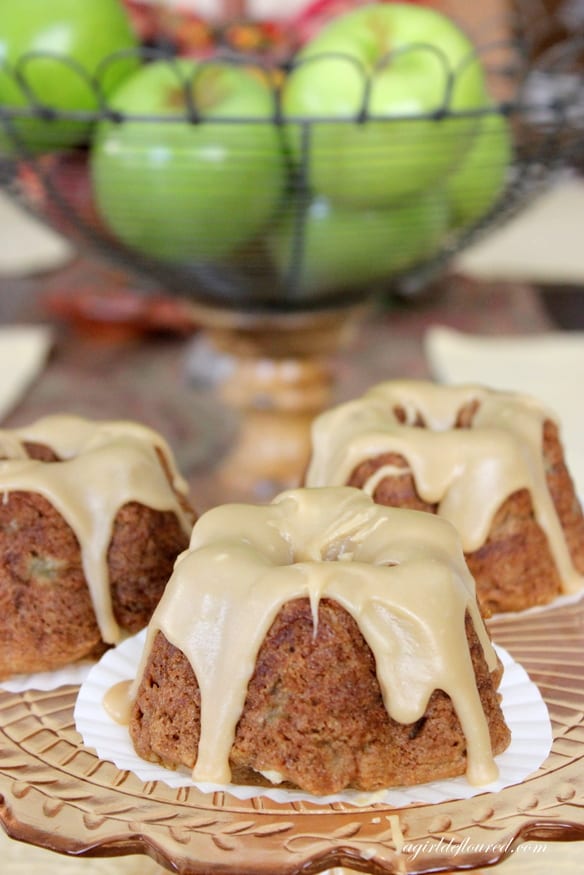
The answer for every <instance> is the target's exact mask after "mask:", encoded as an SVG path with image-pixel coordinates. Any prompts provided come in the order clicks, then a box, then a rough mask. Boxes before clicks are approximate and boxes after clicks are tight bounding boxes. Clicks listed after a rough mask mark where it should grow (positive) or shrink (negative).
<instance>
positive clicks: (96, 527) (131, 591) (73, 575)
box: [0, 415, 195, 679]
mask: <svg viewBox="0 0 584 875" xmlns="http://www.w3.org/2000/svg"><path fill="white" fill-rule="evenodd" d="M0 494H1V496H2V500H1V501H0V557H1V558H0V678H2V679H4V678H6V677H8V676H10V675H13V674H17V673H30V672H37V671H47V670H53V669H56V668H59V667H62V666H64V665H67V664H69V663H72V662H75V661H77V660H79V659H81V658H83V657H86V656H93V655H98V654H99V653H101V652H103V650H104V649H105V648H106V647H107V646H108V645H114V644H116V643H117V642H118V641H120V639H121V638H122V636H123V635H124V634H125V633H133V632H136V631H138V630H139V629H141V628H143V627H144V626H145V625H146V624H147V622H148V620H149V619H150V617H151V615H152V612H153V611H154V608H155V607H156V605H157V603H158V601H159V599H160V596H161V595H162V592H163V589H164V586H165V585H166V582H167V581H168V578H169V576H170V574H171V571H172V567H173V564H174V561H175V559H176V557H177V555H178V554H179V553H180V552H181V551H182V550H183V549H185V547H187V546H188V542H189V537H190V532H191V529H192V525H193V522H194V520H195V515H194V513H193V511H192V510H191V508H190V506H189V504H188V501H187V485H186V483H185V481H184V480H183V479H182V477H181V476H180V474H179V472H178V471H177V468H176V464H175V462H174V459H173V455H172V453H171V451H170V448H169V447H168V445H167V444H166V442H165V441H164V440H163V438H162V437H161V436H160V435H158V434H157V433H156V432H155V431H153V430H151V429H149V428H147V427H145V426H142V425H139V424H137V423H132V422H125V421H119V422H115V421H112V422H92V421H90V420H87V419H83V418H80V417H75V416H61V415H54V416H48V417H45V418H43V419H40V420H39V421H37V422H35V423H34V424H32V425H30V426H28V427H23V428H19V429H12V430H7V429H5V430H1V431H0Z"/></svg>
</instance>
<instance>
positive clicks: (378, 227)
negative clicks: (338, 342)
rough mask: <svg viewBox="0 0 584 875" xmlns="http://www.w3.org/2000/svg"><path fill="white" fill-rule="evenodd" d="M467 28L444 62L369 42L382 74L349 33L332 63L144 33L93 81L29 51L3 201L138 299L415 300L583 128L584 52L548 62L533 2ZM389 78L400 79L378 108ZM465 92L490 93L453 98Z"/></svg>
mask: <svg viewBox="0 0 584 875" xmlns="http://www.w3.org/2000/svg"><path fill="white" fill-rule="evenodd" d="M383 5H385V6H387V7H388V8H389V7H392V6H395V5H396V4H376V8H378V7H380V6H383ZM397 5H398V6H403V4H397ZM536 6H537V7H538V11H537V12H536V10H535V7H536ZM528 7H529V8H528ZM369 8H372V7H369ZM418 8H419V7H418ZM366 9H367V7H364V8H363V9H361V10H355V12H357V13H359V14H363V13H364V11H365V10H366ZM416 9H417V7H413V6H412V7H411V8H410V10H408V11H409V12H410V14H411V12H412V11H415V10H416ZM534 13H535V14H534ZM337 23H338V22H337ZM474 26H475V29H476V30H477V31H479V32H480V33H481V37H480V38H479V37H477V36H476V35H475V36H474V37H473V36H471V40H470V42H469V45H470V49H469V51H468V54H467V55H464V53H462V54H461V51H460V49H459V50H458V54H457V56H456V57H457V65H456V67H454V66H453V65H452V62H451V60H450V58H449V57H448V54H447V52H445V51H444V50H442V49H440V48H439V49H437V48H436V45H435V43H431V42H429V41H428V42H424V41H423V40H418V41H412V42H411V43H410V44H404V43H403V40H402V44H401V45H399V46H398V47H397V48H394V49H389V50H386V48H385V47H384V45H383V41H382V40H381V37H380V36H379V34H378V40H380V41H381V47H380V48H379V52H378V57H377V58H376V59H375V61H374V63H372V64H371V63H365V62H364V61H363V60H362V59H359V58H358V57H356V56H355V55H354V54H353V53H352V52H351V51H348V52H347V53H345V52H344V50H343V48H342V47H343V45H344V43H347V42H349V41H348V40H347V39H346V36H343V37H342V38H341V40H340V43H339V45H340V46H341V48H340V49H339V50H337V49H336V48H335V46H336V43H334V42H333V43H331V46H329V45H328V43H327V42H326V40H325V41H323V43H322V46H323V48H322V49H319V48H318V46H317V48H316V49H315V50H314V51H312V52H311V51H307V48H306V46H304V47H303V48H301V49H300V50H299V51H298V47H297V46H295V45H294V41H293V39H290V47H289V51H288V53H287V54H286V52H284V51H283V50H282V47H281V46H279V51H278V54H277V57H270V56H269V55H265V54H260V53H257V54H255V53H253V52H249V51H246V52H238V51H235V50H234V49H233V47H232V46H228V47H221V46H219V47H215V49H214V51H212V52H209V51H207V52H206V54H205V55H204V57H198V58H196V59H193V58H190V57H184V56H179V54H178V53H177V48H176V46H173V45H170V46H169V45H168V41H166V42H165V44H164V45H159V44H157V42H156V38H154V39H153V38H151V39H150V40H149V42H148V43H145V42H143V41H141V42H137V43H136V45H134V46H131V47H130V48H123V49H121V50H118V51H117V52H115V53H112V54H111V55H109V56H108V57H106V58H104V59H102V60H101V62H100V64H99V66H98V67H97V69H96V71H95V72H94V74H93V75H90V74H89V73H88V72H87V71H86V70H84V69H83V68H82V67H81V65H80V64H79V63H78V62H76V61H75V60H74V59H73V58H67V57H62V56H59V57H57V56H55V55H54V54H51V53H50V52H49V53H47V52H35V53H29V54H28V55H26V56H23V57H22V58H19V59H18V61H17V62H16V63H14V64H12V65H7V64H5V66H4V68H3V69H2V77H3V78H4V79H6V77H8V78H10V79H11V86H12V87H13V89H18V90H19V91H20V94H21V99H20V101H19V102H12V104H11V103H10V102H3V103H1V104H0V131H1V134H0V151H1V152H2V156H3V157H2V159H0V160H1V163H0V169H1V174H2V176H1V180H2V186H3V187H4V189H5V190H6V191H7V192H8V193H9V194H10V195H11V196H13V197H15V198H17V199H18V201H19V202H20V203H22V204H24V206H25V207H26V208H27V209H29V210H32V211H33V212H34V213H35V214H36V215H38V216H40V217H41V218H42V219H43V220H44V221H46V222H48V223H50V224H51V225H52V226H54V227H55V228H57V229H58V230H59V231H60V232H62V233H64V234H65V235H66V236H67V237H69V238H70V239H72V240H73V241H74V242H75V244H76V245H77V246H78V247H80V248H81V249H82V250H83V249H86V250H89V251H91V252H93V253H95V252H99V253H100V254H101V255H102V256H103V257H104V258H105V259H106V260H108V261H110V262H113V263H115V264H118V265H121V266H122V267H123V268H124V270H127V271H128V272H130V273H132V274H135V275H136V276H138V278H139V284H140V285H142V287H143V288H144V289H145V290H147V289H149V288H151V287H152V285H153V284H154V285H158V286H159V287H161V288H162V289H163V290H164V291H165V292H166V293H168V294H170V295H178V296H181V297H184V298H188V299H190V300H191V301H192V302H194V303H195V304H198V305H201V306H202V307H203V308H211V309H219V310H227V311H238V312H245V313H274V314H287V313H290V312H299V311H303V312H305V311H308V312H311V311H317V310H322V309H327V310H328V309H334V308H338V307H339V306H343V307H344V306H351V305H354V304H356V303H358V302H362V301H363V300H364V299H365V298H370V297H375V296H378V295H387V294H391V293H392V292H396V293H398V294H411V293H413V292H416V291H417V290H418V289H419V288H421V287H423V286H424V284H425V283H427V282H428V279H429V278H430V277H432V276H434V275H435V274H436V273H437V272H439V271H441V270H442V269H443V268H444V267H445V265H447V264H448V263H449V261H450V260H451V258H452V256H453V255H454V254H455V253H456V252H458V251H460V250H461V249H462V248H464V247H465V246H467V245H468V244H469V243H470V242H472V241H474V240H476V239H477V238H478V237H479V236H481V235H483V234H485V233H486V232H488V231H489V230H490V229H491V228H493V227H494V226H496V225H498V224H500V223H501V222H503V221H505V220H506V219H507V218H509V217H510V216H512V215H514V214H515V213H516V212H517V210H519V209H521V208H522V207H523V206H524V205H525V203H526V202H528V201H529V200H530V199H531V198H532V197H533V196H534V194H536V193H537V192H538V191H539V190H540V189H541V187H542V186H543V185H545V184H546V183H547V182H548V181H549V179H550V178H552V177H553V174H554V173H555V172H556V171H557V170H559V169H561V168H562V167H565V166H567V165H570V164H571V163H572V162H573V161H574V160H575V156H576V154H577V150H578V143H579V142H580V136H581V132H582V128H583V127H584V106H583V104H582V97H581V94H582V93H583V91H584V89H583V88H582V84H583V82H582V79H583V76H582V70H581V68H580V67H579V66H578V62H579V61H580V60H581V57H582V46H581V44H580V43H578V41H577V40H574V39H564V40H562V41H561V42H560V43H559V44H558V43H557V42H556V43H554V45H553V46H552V47H551V48H547V49H546V50H545V51H544V50H542V46H545V34H546V33H549V32H551V18H550V13H549V12H548V11H547V10H546V8H545V7H544V6H541V7H539V6H538V4H533V3H527V4H525V3H515V4H514V5H513V7H512V9H511V12H510V14H509V16H508V18H506V19H505V21H504V22H503V24H502V23H501V22H500V21H499V22H498V23H497V26H496V27H494V26H493V22H492V21H490V22H485V21H481V22H475V25H474ZM317 38H318V37H317ZM343 40H344V42H343ZM35 64H45V66H46V65H49V64H52V65H53V66H59V67H60V68H61V72H62V71H63V69H66V70H67V73H68V77H69V79H70V80H71V81H73V82H74V83H75V86H76V88H77V90H78V92H79V93H80V94H81V93H82V91H83V89H84V90H85V91H86V92H88V91H89V92H91V93H92V95H91V96H92V99H91V100H90V101H89V105H90V107H91V108H90V109H86V108H83V107H84V106H85V105H87V102H84V100H80V101H79V107H76V106H73V108H71V107H69V108H67V109H63V108H59V107H56V106H55V105H51V104H50V102H47V101H46V100H45V99H43V97H42V94H41V93H40V92H41V91H42V87H39V86H38V82H40V81H41V79H40V78H39V77H37V79H34V75H33V74H34V72H35ZM47 69H48V67H47ZM392 70H393V71H396V74H397V76H401V78H402V80H404V81H405V86H404V85H403V84H402V85H401V86H399V87H401V88H402V92H403V93H401V94H400V95H399V96H398V97H397V98H396V97H395V96H394V97H392V95H391V93H390V94H389V97H388V98H387V100H389V101H391V100H393V104H394V105H393V108H392V110H391V112H389V113H388V112H386V111H384V109H383V101H384V99H385V97H384V96H383V94H382V92H383V88H386V89H387V90H388V91H389V92H391V89H392V88H394V90H396V88H395V87H394V85H393V84H392V82H391V71H392ZM424 70H425V75H426V84H425V85H424V86H423V89H424V90H425V92H428V94H426V93H424V94H423V95H422V96H421V97H420V99H419V100H418V99H417V97H418V95H417V94H416V93H415V92H416V89H417V88H418V83H419V81H420V77H421V75H422V73H424ZM387 71H390V75H389V76H386V74H387ZM408 71H413V72H411V77H412V78H410V79H409V80H408V79H407V76H408V75H410V73H409V72H408ZM29 74H30V75H29ZM122 74H123V75H122ZM123 76H125V77H126V78H125V80H124V81H122V83H121V85H119V87H117V89H110V90H109V91H108V88H107V87H106V84H107V82H108V77H109V79H111V80H112V81H113V80H114V79H120V80H121V79H123ZM383 76H386V78H387V80H388V82H389V84H388V85H383V86H381V85H380V84H379V80H380V79H381V78H383ZM473 77H474V78H480V77H484V80H485V81H486V89H485V92H484V94H483V97H482V98H481V99H476V97H473V98H470V97H469V98H468V99H467V98H465V97H464V94H463V91H464V89H465V88H466V90H467V92H468V91H470V90H471V86H472V82H471V80H472V79H473ZM394 78H395V77H394ZM429 78H430V79H432V78H433V80H434V81H433V83H432V85H431V87H430V86H429V85H428V84H427V82H428V79H429ZM31 83H33V84H31ZM35 83H37V84H35ZM0 84H1V83H0ZM404 89H405V90H404ZM315 92H316V93H319V94H320V93H321V94H322V97H319V98H315V97H314V94H315ZM1 93H2V91H1V89H0V95H1ZM412 94H413V98H416V99H413V98H412ZM22 95H24V99H22ZM428 95H429V96H428ZM461 95H462V98H461ZM319 101H320V102H319ZM311 102H312V103H313V104H314V106H312V105H311ZM327 102H328V103H327ZM329 106H330V112H329V111H327V109H326V108H327V107H329ZM380 107H381V108H380Z"/></svg>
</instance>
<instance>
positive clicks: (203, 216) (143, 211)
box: [90, 58, 285, 263]
mask: <svg viewBox="0 0 584 875" xmlns="http://www.w3.org/2000/svg"><path fill="white" fill-rule="evenodd" d="M187 98H188V99H187ZM188 103H191V104H192V105H195V106H196V107H197V108H198V111H199V114H200V120H199V121H198V122H195V121H192V120H190V119H189V117H188V115H187V111H186V107H187V105H188ZM112 105H113V107H114V108H115V109H116V110H118V111H120V112H121V113H126V114H127V113H130V114H135V116H141V117H142V118H141V119H139V118H134V119H132V118H126V120H125V121H123V122H121V123H112V122H104V123H102V124H101V125H100V127H99V129H98V131H97V135H96V137H95V141H94V144H93V148H92V153H91V159H90V160H91V175H92V183H93V190H94V194H95V198H96V203H97V207H98V209H99V211H100V213H101V215H102V217H103V219H104V220H105V222H106V224H107V225H108V226H109V228H110V229H111V231H112V232H113V233H114V235H115V236H116V237H117V238H118V239H119V240H120V241H121V242H122V243H124V244H125V245H126V246H128V247H131V248H133V249H135V250H137V251H139V252H141V253H144V254H146V255H148V256H154V257H155V258H158V259H163V260H168V261H175V262H181V263H183V262H205V261H213V260H216V259H219V258H222V257H224V256H226V255H228V254H229V253H230V252H231V251H232V250H234V249H236V248H237V247H239V246H240V245H243V244H244V243H245V242H246V241H247V240H248V239H249V238H251V237H253V236H254V235H255V234H256V233H257V232H258V231H259V230H260V228H261V227H262V226H263V225H264V224H265V223H266V222H267V221H268V219H269V218H270V216H271V214H272V213H273V211H274V209H275V207H276V204H277V203H278V202H279V201H280V199H281V197H282V192H283V188H284V182H285V172H284V158H283V149H282V147H281V142H280V139H281V137H280V131H279V129H278V126H277V125H274V124H273V122H272V120H271V119H272V115H273V92H272V89H271V87H270V84H269V82H268V80H267V78H266V77H265V76H264V75H263V74H261V73H260V72H259V70H253V71H250V70H248V69H247V68H244V67H241V66H236V65H232V64H225V63H223V64H222V63H220V62H217V63H213V64H203V63H201V64H200V65H199V66H197V63H196V62H195V61H192V60H190V59H184V58H183V59H179V60H176V59H175V60H173V61H170V60H169V61H168V62H167V61H157V62H155V63H152V64H149V65H147V66H145V67H143V68H142V69H141V70H140V71H139V72H137V73H136V74H135V75H134V76H133V77H131V79H129V80H128V81H127V82H126V83H124V85H122V87H121V88H120V89H119V90H118V91H117V92H116V94H115V97H114V99H113V100H112ZM156 117H158V118H156ZM161 118H162V120H161ZM165 119H166V120H165ZM264 120H265V121H264Z"/></svg>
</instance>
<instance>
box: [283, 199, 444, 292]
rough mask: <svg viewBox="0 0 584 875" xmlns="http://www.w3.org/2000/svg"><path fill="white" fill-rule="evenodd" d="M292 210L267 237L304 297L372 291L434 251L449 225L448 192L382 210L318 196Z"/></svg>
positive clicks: (286, 278)
mask: <svg viewBox="0 0 584 875" xmlns="http://www.w3.org/2000/svg"><path fill="white" fill-rule="evenodd" d="M299 209H300V207H296V208H295V209H289V210H288V211H287V212H286V213H285V214H284V216H283V217H282V219H281V221H279V222H278V223H277V224H276V225H275V227H274V228H273V230H272V231H271V233H270V234H269V235H268V237H267V248H268V252H269V253H270V255H271V258H272V261H273V264H274V266H275V268H276V271H277V273H278V275H279V277H280V278H281V279H282V280H283V281H284V282H289V283H292V284H294V283H295V284H296V289H295V290H296V291H298V292H299V293H300V294H302V296H303V297H304V298H307V297H313V298H314V297H318V296H320V295H324V294H334V293H336V292H342V291H343V290H346V289H353V290H357V291H358V290H366V289H368V287H371V286H372V285H374V284H376V283H382V282H385V283H387V281H388V280H389V279H390V278H391V277H392V276H394V275H395V274H397V273H400V272H401V271H403V270H405V269H407V268H408V267H410V266H411V265H412V264H414V263H415V262H417V261H419V260H423V259H424V258H427V257H430V256H431V255H432V254H434V253H435V252H436V250H437V248H438V246H439V245H440V242H441V240H442V238H443V236H444V235H445V233H446V229H447V226H448V216H449V212H448V207H447V203H446V198H445V195H444V193H443V192H441V191H438V190H436V191H434V192H432V193H428V194H423V195H420V196H418V197H417V198H411V200H410V201H409V202H408V203H407V204H402V205H398V206H394V207H389V208H385V209H379V210H370V209H357V208H350V207H343V206H335V205H334V204H332V203H331V202H330V201H328V200H326V198H323V197H317V198H315V199H314V200H313V201H312V202H311V203H310V204H309V206H308V208H307V210H306V212H305V214H302V213H299V212H298V210H299Z"/></svg>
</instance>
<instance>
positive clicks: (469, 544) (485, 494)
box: [305, 380, 584, 593]
mask: <svg viewBox="0 0 584 875" xmlns="http://www.w3.org/2000/svg"><path fill="white" fill-rule="evenodd" d="M469 409H471V410H472V415H471V416H469V417H468V420H469V421H468V422H465V425H464V427H457V426H458V425H459V424H460V423H458V422H457V419H458V417H459V415H460V411H465V410H469ZM546 421H551V422H554V423H555V422H556V419H555V417H554V415H553V413H551V412H550V411H549V410H547V409H546V408H544V407H543V406H542V405H541V404H539V403H538V402H537V401H536V400H535V399H533V398H530V397H527V396H524V395H519V394H515V393H510V392H502V391H494V390H491V389H487V388H485V387H482V386H474V385H468V386H440V385H437V384H434V383H430V382H425V381H416V380H396V381H388V382H385V383H380V384H379V385H377V386H374V387H373V388H372V389H370V390H369V391H368V392H367V393H366V394H365V395H364V396H363V397H362V398H360V399H358V400H355V401H350V402H348V403H346V404H342V405H339V406H338V407H335V408H333V409H331V410H328V411H325V412H324V413H323V414H321V415H320V416H319V417H317V419H316V420H315V421H314V423H313V429H312V458H311V461H310V465H309V468H308V471H307V475H306V479H305V483H306V486H309V487H314V486H340V485H343V484H345V483H348V482H349V481H350V479H351V475H352V473H353V471H355V470H356V468H357V467H358V466H359V465H360V464H361V463H363V462H365V461H366V460H368V459H374V458H376V457H379V456H382V455H383V454H387V453H397V454H399V455H401V456H402V457H403V458H404V459H405V460H406V461H407V467H405V468H398V467H395V466H393V465H392V466H382V467H381V468H378V469H377V470H376V471H374V472H373V474H372V475H371V476H370V477H369V478H368V479H367V480H366V482H365V483H364V484H363V486H362V488H363V489H364V491H365V492H367V493H368V494H369V495H374V494H375V490H376V488H377V486H378V485H379V484H380V483H381V481H382V480H383V479H384V478H385V477H387V476H390V475H391V476H394V475H396V474H397V475H403V474H411V475H412V476H413V478H414V481H415V484H416V491H417V493H418V495H419V496H420V498H421V499H422V500H423V501H425V502H427V503H428V504H429V505H437V513H438V515H440V516H441V517H443V518H444V519H447V520H449V521H450V522H451V523H452V524H453V525H454V526H455V528H456V529H457V530H458V532H459V533H460V536H461V538H462V545H463V550H464V552H465V553H472V552H473V551H475V550H477V549H479V548H480V547H481V546H482V545H483V544H484V543H485V541H486V539H487V536H488V534H489V531H490V528H491V524H492V521H493V518H494V515H495V513H496V512H497V510H498V509H499V508H500V507H501V505H502V504H503V502H504V501H505V499H507V498H508V497H509V496H511V495H512V494H513V493H515V492H517V491H518V490H521V489H527V490H529V493H530V495H531V498H532V502H533V506H534V513H535V517H536V520H537V522H538V524H539V526H540V527H541V529H542V530H543V531H544V532H545V534H546V537H547V540H548V543H549V546H550V550H551V552H552V555H553V557H554V561H555V563H556V565H557V568H558V572H559V576H560V580H561V586H562V590H563V591H564V592H566V593H572V592H576V591H578V590H579V589H581V588H582V586H583V584H584V577H583V575H582V574H580V573H579V572H578V570H577V569H576V568H575V567H574V564H573V561H572V557H571V554H570V550H569V547H568V545H567V543H566V539H565V537H564V534H563V531H562V526H561V524H560V521H559V518H558V513H557V511H556V507H555V506H554V502H553V500H552V497H551V496H550V492H549V489H548V485H547V482H546V471H545V465H544V460H543V453H542V440H543V427H544V423H545V422H546ZM420 426H424V427H420Z"/></svg>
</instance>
